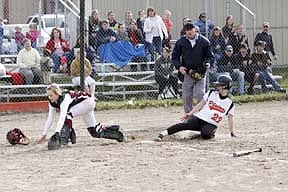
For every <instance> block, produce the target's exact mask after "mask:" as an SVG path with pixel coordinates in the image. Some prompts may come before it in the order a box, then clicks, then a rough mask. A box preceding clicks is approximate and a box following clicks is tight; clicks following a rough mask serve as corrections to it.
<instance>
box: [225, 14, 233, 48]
mask: <svg viewBox="0 0 288 192" xmlns="http://www.w3.org/2000/svg"><path fill="white" fill-rule="evenodd" d="M233 30H235V28H234V23H233V16H232V15H228V16H227V17H226V23H225V25H224V26H223V27H222V33H223V36H224V38H225V43H226V44H227V43H228V41H229V38H230V37H232V35H233V34H234V31H233Z"/></svg>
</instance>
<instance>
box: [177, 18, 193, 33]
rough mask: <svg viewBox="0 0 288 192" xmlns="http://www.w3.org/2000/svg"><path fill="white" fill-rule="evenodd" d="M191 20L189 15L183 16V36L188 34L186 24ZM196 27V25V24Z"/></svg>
mask: <svg viewBox="0 0 288 192" xmlns="http://www.w3.org/2000/svg"><path fill="white" fill-rule="evenodd" d="M189 22H192V21H191V19H189V17H183V19H182V24H183V27H182V29H181V31H180V37H181V36H183V35H186V32H185V27H184V26H185V25H186V24H187V23H189ZM195 27H196V26H195Z"/></svg>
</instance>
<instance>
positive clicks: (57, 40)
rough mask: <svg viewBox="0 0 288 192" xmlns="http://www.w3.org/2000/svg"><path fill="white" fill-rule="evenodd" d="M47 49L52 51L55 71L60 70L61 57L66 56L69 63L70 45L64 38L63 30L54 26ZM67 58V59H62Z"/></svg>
mask: <svg viewBox="0 0 288 192" xmlns="http://www.w3.org/2000/svg"><path fill="white" fill-rule="evenodd" d="M46 49H49V50H50V52H51V58H52V60H53V64H54V67H53V72H54V73H59V72H60V64H61V58H66V60H67V63H69V60H71V58H69V56H70V45H69V43H68V42H67V41H66V40H65V39H63V38H62V34H61V31H60V30H59V29H57V28H53V29H52V31H51V35H50V40H49V41H48V42H47V44H46ZM62 60H65V59H62Z"/></svg>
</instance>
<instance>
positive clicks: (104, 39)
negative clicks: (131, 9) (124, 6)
mask: <svg viewBox="0 0 288 192" xmlns="http://www.w3.org/2000/svg"><path fill="white" fill-rule="evenodd" d="M117 40H118V36H117V34H116V33H115V32H114V30H113V29H110V28H109V22H108V21H107V20H103V21H102V22H101V27H100V29H99V30H98V31H97V32H96V49H97V50H98V48H99V46H100V45H102V44H105V43H110V42H115V41H117ZM97 50H96V51H97Z"/></svg>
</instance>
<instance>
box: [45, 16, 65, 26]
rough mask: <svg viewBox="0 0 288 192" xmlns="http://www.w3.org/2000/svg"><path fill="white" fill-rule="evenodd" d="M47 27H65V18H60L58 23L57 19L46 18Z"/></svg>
mask: <svg viewBox="0 0 288 192" xmlns="http://www.w3.org/2000/svg"><path fill="white" fill-rule="evenodd" d="M45 25H46V27H60V28H61V27H64V18H61V17H58V19H57V22H56V17H55V18H45Z"/></svg>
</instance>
